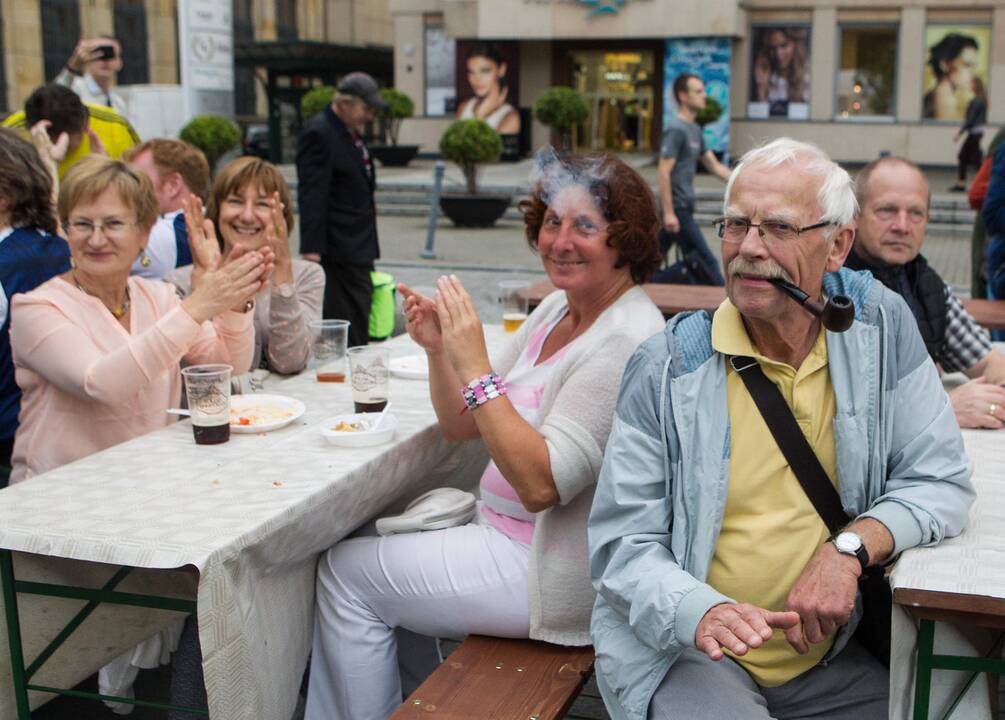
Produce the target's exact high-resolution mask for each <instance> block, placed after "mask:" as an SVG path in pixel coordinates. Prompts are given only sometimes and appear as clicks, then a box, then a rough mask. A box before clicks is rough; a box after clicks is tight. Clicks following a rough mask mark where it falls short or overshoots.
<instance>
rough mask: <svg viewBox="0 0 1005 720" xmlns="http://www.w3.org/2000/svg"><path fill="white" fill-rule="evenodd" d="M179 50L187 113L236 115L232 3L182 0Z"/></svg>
mask: <svg viewBox="0 0 1005 720" xmlns="http://www.w3.org/2000/svg"><path fill="white" fill-rule="evenodd" d="M178 49H179V52H180V53H181V85H182V90H183V93H184V98H185V115H186V117H187V118H191V117H194V116H195V115H203V114H206V113H213V114H217V115H227V116H233V114H234V30H233V23H232V18H231V8H230V3H220V2H217V1H216V0H179V2H178Z"/></svg>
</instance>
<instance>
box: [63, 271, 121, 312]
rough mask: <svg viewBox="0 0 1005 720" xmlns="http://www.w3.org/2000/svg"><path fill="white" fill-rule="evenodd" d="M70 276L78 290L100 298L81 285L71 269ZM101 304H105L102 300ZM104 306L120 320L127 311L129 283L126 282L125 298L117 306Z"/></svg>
mask: <svg viewBox="0 0 1005 720" xmlns="http://www.w3.org/2000/svg"><path fill="white" fill-rule="evenodd" d="M70 277H72V278H73V282H74V284H75V285H76V286H77V289H78V290H80V292H82V293H84V294H85V295H90V296H91V297H93V298H97V299H98V300H101V298H98V296H97V295H95V294H94V293H92V292H89V291H88V290H87V288H85V287H84V286H83V285H81V284H80V281H79V280H77V274H76V273H74V272H73V271H72V270H71V271H70ZM101 304H102V305H105V304H104V302H102V303H101ZM105 308H106V309H107V310H108V312H110V313H111V314H112V316H113V317H114V318H115V319H116V320H121V319H122V316H123V315H125V314H126V313H127V312H129V285H128V283H127V284H126V299H125V300H123V301H122V304H121V305H119V306H118V307H113V308H110V307H108V306H107V305H105Z"/></svg>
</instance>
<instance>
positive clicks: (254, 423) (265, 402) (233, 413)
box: [230, 394, 307, 433]
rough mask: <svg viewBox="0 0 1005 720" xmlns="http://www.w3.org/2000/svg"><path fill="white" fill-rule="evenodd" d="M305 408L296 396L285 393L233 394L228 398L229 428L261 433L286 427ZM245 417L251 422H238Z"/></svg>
mask: <svg viewBox="0 0 1005 720" xmlns="http://www.w3.org/2000/svg"><path fill="white" fill-rule="evenodd" d="M306 410H307V408H306V406H305V405H304V404H303V403H302V402H300V401H299V400H297V399H296V398H291V397H287V396H286V395H265V394H252V395H233V396H232V397H231V398H230V430H231V432H236V433H261V432H268V431H269V430H278V429H279V428H281V427H286V426H287V425H289V424H290V423H291V422H293V421H294V420H296V419H297V418H299V417H300V416H301V415H303V414H304V412H305V411H306ZM241 417H246V418H248V419H249V420H251V422H250V423H249V424H247V425H245V424H242V423H241V422H240V418H241Z"/></svg>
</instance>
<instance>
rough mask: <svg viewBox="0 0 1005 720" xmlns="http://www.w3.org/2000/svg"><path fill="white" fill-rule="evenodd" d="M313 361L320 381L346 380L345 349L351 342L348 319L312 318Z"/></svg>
mask: <svg viewBox="0 0 1005 720" xmlns="http://www.w3.org/2000/svg"><path fill="white" fill-rule="evenodd" d="M307 327H308V328H309V329H310V332H311V338H312V341H311V361H310V367H312V368H314V373H315V377H316V378H317V381H318V382H345V350H346V345H348V342H349V321H348V320H312V321H311V322H309V323H308V324H307Z"/></svg>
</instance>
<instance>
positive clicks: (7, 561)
mask: <svg viewBox="0 0 1005 720" xmlns="http://www.w3.org/2000/svg"><path fill="white" fill-rule="evenodd" d="M133 569H134V568H131V567H122V568H119V570H118V571H116V573H115V574H114V575H112V577H111V578H110V579H109V580H108V581H107V582H106V583H105V584H104V585H103V586H102V587H101V588H97V589H96V588H82V587H74V586H71V585H56V584H52V583H38V582H29V581H25V580H17V579H15V577H14V557H13V552H12V551H10V550H0V585H2V590H3V601H4V609H5V613H6V620H7V641H8V643H9V645H10V660H11V663H10V664H11V675H12V676H13V685H14V688H13V689H14V702H15V706H16V708H17V717H18V720H30V719H31V711H30V709H29V705H28V691H29V690H34V691H36V692H43V693H51V694H54V695H67V696H69V697H76V698H85V699H89V700H97V701H101V700H108V701H112V702H120V703H128V704H130V705H138V706H141V707H149V708H156V709H158V710H175V711H178V712H184V713H192V714H195V715H203V716H205V714H206V711H205V710H201V709H197V708H189V707H181V706H178V705H171V704H169V703H159V702H152V701H149V700H137V699H135V698H126V697H118V696H115V695H102V694H101V693H92V692H83V691H80V690H67V689H65V688H54V687H49V686H46V685H37V684H33V683H32V682H30V681H31V678H32V677H33V676H34V675H35V674H36V673H37V672H38V671H39V669H40V668H41V667H42V665H44V664H45V662H46V661H47V660H48V659H49V658H50V657H52V655H53V654H54V653H55V652H56V650H58V649H59V647H60V646H61V645H62V644H63V643H64V642H66V640H67V639H68V638H69V637H70V636H71V635H72V634H73V632H74V631H75V630H76V629H77V628H78V627H80V625H81V624H82V623H83V622H84V620H86V619H87V618H88V616H90V614H91V613H93V612H94V611H95V609H97V607H98V606H99V605H100V604H101V603H108V604H112V605H131V606H134V607H145V608H153V609H156V610H173V611H175V612H181V613H187V614H191V613H194V612H195V609H196V603H195V601H194V600H180V599H178V598H170V597H160V596H156V595H143V594H138V593H127V592H119V591H117V590H115V588H116V587H117V586H118V585H119V583H121V582H122V581H123V580H124V579H125V578H126V576H128V575H129V573H130V572H132V570H133ZM18 593H21V594H26V595H44V596H47V597H58V598H71V599H76V600H86V601H87V603H86V604H85V605H84V607H82V608H81V609H80V611H79V612H77V614H76V615H74V616H73V618H72V619H71V620H70V621H69V622H68V623H67V624H66V626H65V627H64V628H63V629H62V630H60V632H59V634H58V635H56V637H55V638H53V640H52V642H50V643H49V644H48V645H47V646H46V647H45V648H44V649H43V650H42V652H40V653H39V654H38V657H37V658H35V659H34V660H33V661H32V662H31V664H30V665H28V666H27V667H26V666H25V659H24V648H23V646H22V641H21V622H20V618H19V615H18V609H17V595H18Z"/></svg>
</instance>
